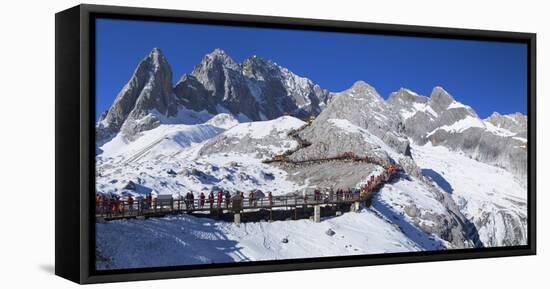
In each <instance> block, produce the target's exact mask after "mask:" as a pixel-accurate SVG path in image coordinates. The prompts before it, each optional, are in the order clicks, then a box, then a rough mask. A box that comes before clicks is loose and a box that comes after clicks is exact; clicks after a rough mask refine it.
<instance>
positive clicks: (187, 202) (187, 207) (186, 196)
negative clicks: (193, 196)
mask: <svg viewBox="0 0 550 289" xmlns="http://www.w3.org/2000/svg"><path fill="white" fill-rule="evenodd" d="M189 194H190V192H187V194H185V199H184V201H183V202H184V203H185V209H186V210H189V209H190V206H189Z"/></svg>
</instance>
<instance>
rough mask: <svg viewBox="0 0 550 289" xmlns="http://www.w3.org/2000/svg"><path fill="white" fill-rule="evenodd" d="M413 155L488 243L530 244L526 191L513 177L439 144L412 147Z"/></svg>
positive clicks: (502, 244)
mask: <svg viewBox="0 0 550 289" xmlns="http://www.w3.org/2000/svg"><path fill="white" fill-rule="evenodd" d="M412 153H413V157H414V158H415V160H416V162H417V163H418V164H419V166H421V167H422V168H424V169H423V171H424V172H426V174H427V175H428V176H431V177H432V179H433V180H434V182H435V183H436V184H437V185H438V186H439V187H441V189H443V190H444V191H446V192H447V193H449V194H450V195H451V196H452V197H453V199H454V200H455V201H456V203H457V204H458V205H459V206H460V209H461V211H462V212H463V213H464V214H465V215H466V216H467V217H468V218H469V219H470V220H472V221H473V222H474V223H475V224H476V227H477V229H478V232H479V235H480V239H481V241H482V242H483V243H484V244H485V246H505V245H525V244H527V194H526V190H525V188H524V187H522V186H521V185H520V184H519V182H518V181H516V180H515V178H514V176H513V175H512V174H511V173H509V172H507V171H506V170H504V169H501V168H498V167H495V166H491V165H487V164H484V163H481V162H478V161H475V160H472V159H470V158H468V157H466V156H465V155H464V154H462V153H460V152H453V151H450V150H448V149H447V148H444V147H440V146H432V145H431V144H427V145H425V146H413V148H412Z"/></svg>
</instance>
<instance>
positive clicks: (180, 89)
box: [96, 48, 329, 142]
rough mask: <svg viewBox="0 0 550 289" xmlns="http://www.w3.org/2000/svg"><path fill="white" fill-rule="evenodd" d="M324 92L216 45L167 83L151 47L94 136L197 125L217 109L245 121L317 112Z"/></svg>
mask: <svg viewBox="0 0 550 289" xmlns="http://www.w3.org/2000/svg"><path fill="white" fill-rule="evenodd" d="M328 96H329V93H328V91H326V90H324V89H322V88H320V87H319V85H316V84H314V83H313V82H312V81H311V80H309V79H307V78H304V77H300V76H297V75H296V74H294V73H292V72H291V71H289V70H288V69H286V68H283V67H281V66H279V65H277V64H275V63H274V62H272V61H270V60H266V59H263V58H260V57H257V56H252V57H250V58H248V59H246V60H245V61H244V62H243V63H242V64H238V63H236V62H235V61H233V59H232V58H231V57H230V56H229V55H227V54H226V53H225V52H224V51H223V50H220V49H216V50H214V51H213V52H211V53H209V54H207V55H205V56H204V57H203V59H202V60H201V62H200V63H199V64H198V65H197V66H196V67H195V68H194V69H193V71H192V72H191V74H185V75H183V76H182V77H181V78H180V80H179V81H178V82H177V83H176V85H175V86H174V87H172V69H171V67H170V65H169V63H168V61H167V60H166V58H165V56H164V55H163V54H162V52H161V51H160V49H158V48H154V49H153V50H152V51H151V53H150V54H149V55H147V57H145V58H144V59H143V60H142V61H141V62H140V63H139V64H138V66H137V68H136V69H135V71H134V73H133V75H132V77H131V78H130V80H129V81H128V83H127V84H126V85H125V86H124V87H123V88H122V90H121V91H120V93H119V94H118V95H117V97H116V99H115V101H114V103H113V105H112V106H111V108H110V109H109V110H107V111H105V112H104V113H103V114H102V115H101V118H100V119H99V122H98V124H97V129H96V131H97V139H98V140H100V141H102V142H105V141H108V140H109V139H111V138H112V137H114V136H115V135H116V134H117V133H119V132H123V133H124V134H125V135H126V137H127V138H128V139H131V140H132V139H135V138H136V136H138V135H139V133H140V132H142V131H146V130H150V129H152V128H155V127H157V126H159V125H160V124H168V123H184V124H196V123H200V122H203V121H205V120H206V119H208V118H210V117H212V116H213V115H216V114H218V113H231V114H233V115H235V116H236V117H237V118H238V119H240V120H244V121H257V120H268V119H273V118H276V117H279V116H282V115H284V114H292V115H295V116H300V117H306V116H309V115H310V114H313V115H317V114H318V113H319V112H320V111H321V109H322V107H324V106H325V105H326V102H327V101H328Z"/></svg>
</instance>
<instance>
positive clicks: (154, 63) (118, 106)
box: [97, 48, 177, 141]
mask: <svg viewBox="0 0 550 289" xmlns="http://www.w3.org/2000/svg"><path fill="white" fill-rule="evenodd" d="M153 110H154V111H155V112H157V113H158V114H162V115H166V116H171V115H175V114H176V113H177V100H176V98H175V96H174V93H173V91H172V69H171V67H170V65H169V64H168V61H167V60H166V58H165V57H164V55H163V54H162V52H161V51H160V49H158V48H155V49H153V50H152V51H151V53H149V55H147V56H146V57H145V58H144V59H143V60H142V61H141V62H140V63H139V65H138V66H137V68H136V69H135V71H134V73H133V75H132V77H131V78H130V80H129V81H128V83H126V85H125V86H124V87H123V88H122V90H121V91H120V92H119V94H118V95H117V97H116V98H115V101H114V102H113V104H112V106H111V107H110V108H109V110H108V111H106V112H104V113H103V115H102V116H101V118H100V119H99V122H98V124H97V139H98V140H100V141H101V140H106V139H109V138H112V137H113V136H114V135H116V134H117V133H118V132H119V131H124V132H125V133H126V134H128V135H135V133H136V132H138V131H143V130H148V129H152V128H154V127H156V126H158V124H159V120H158V118H157V117H155V116H152V115H151V116H150V117H147V116H148V115H149V114H150V112H151V111H153Z"/></svg>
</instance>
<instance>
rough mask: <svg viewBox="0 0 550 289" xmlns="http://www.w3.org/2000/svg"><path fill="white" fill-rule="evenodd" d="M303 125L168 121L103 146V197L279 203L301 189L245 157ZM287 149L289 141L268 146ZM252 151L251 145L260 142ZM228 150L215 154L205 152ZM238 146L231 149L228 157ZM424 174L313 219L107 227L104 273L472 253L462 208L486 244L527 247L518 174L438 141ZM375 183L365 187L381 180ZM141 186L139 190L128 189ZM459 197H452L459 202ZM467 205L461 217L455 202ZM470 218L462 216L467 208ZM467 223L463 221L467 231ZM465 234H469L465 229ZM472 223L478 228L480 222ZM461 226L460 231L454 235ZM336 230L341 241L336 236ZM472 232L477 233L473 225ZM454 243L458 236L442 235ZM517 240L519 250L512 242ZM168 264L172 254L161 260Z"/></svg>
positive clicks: (177, 219)
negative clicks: (242, 197) (221, 195)
mask: <svg viewBox="0 0 550 289" xmlns="http://www.w3.org/2000/svg"><path fill="white" fill-rule="evenodd" d="M328 122H329V123H330V124H331V125H333V126H336V127H338V128H339V129H341V130H342V131H344V132H345V133H351V134H360V135H361V136H362V138H363V139H364V140H365V141H366V142H367V143H369V144H371V145H373V148H374V150H375V151H376V150H380V151H383V152H385V153H387V154H388V155H389V156H391V157H392V158H393V159H395V160H397V159H398V158H399V157H400V156H401V155H400V154H399V153H397V152H396V151H395V150H393V149H392V148H390V147H389V146H388V145H387V144H386V143H384V142H383V141H382V140H381V139H379V138H378V137H376V136H374V135H372V134H371V133H370V132H368V131H367V130H365V129H363V128H361V127H358V126H356V125H354V124H352V123H350V122H349V121H348V120H345V119H329V120H328ZM303 125H304V122H303V121H301V120H299V119H296V118H293V117H288V116H283V117H280V118H278V119H274V120H269V121H259V122H252V123H239V122H238V121H237V120H236V119H235V118H233V117H232V116H230V115H227V114H220V115H218V116H216V117H214V118H212V119H210V120H208V121H207V122H205V123H202V124H195V125H183V124H163V125H160V126H159V127H157V128H155V129H152V130H149V131H145V132H142V133H141V136H140V137H139V138H138V139H136V140H134V141H131V142H130V141H128V140H126V139H125V138H124V137H123V136H122V135H118V136H116V137H115V138H113V139H112V140H111V141H110V142H107V143H105V144H104V145H103V146H101V147H100V149H101V151H102V153H100V154H99V155H98V156H97V157H96V159H97V191H98V192H101V193H104V194H115V195H127V194H131V195H143V194H147V193H152V194H153V195H156V194H172V195H174V196H179V195H180V194H185V193H186V192H188V191H192V192H195V193H197V192H201V191H203V192H208V191H210V190H214V189H220V188H223V189H227V190H229V191H237V190H239V191H249V190H252V189H257V188H261V189H262V190H264V191H272V192H273V194H274V195H281V194H287V193H290V192H302V191H303V190H304V189H305V188H306V187H308V181H307V180H306V181H305V182H304V183H301V184H299V183H297V182H295V181H292V180H291V179H292V178H291V176H290V175H289V173H288V172H287V171H285V170H284V169H282V168H280V167H277V166H274V165H269V164H264V163H262V159H264V158H265V153H264V154H261V155H258V153H257V152H255V151H254V150H252V151H239V149H235V148H239V147H240V146H242V145H243V142H244V143H246V142H248V141H252V143H251V144H254V145H256V148H257V150H258V151H259V150H261V151H263V152H267V153H268V154H271V155H275V154H280V153H282V152H283V151H285V150H288V149H292V148H294V147H296V146H297V144H296V141H294V140H292V139H291V138H289V137H288V135H287V133H288V132H289V131H290V130H291V129H298V128H300V127H302V126H303ZM265 140H269V142H272V141H274V140H275V141H276V142H277V143H278V144H279V145H277V146H275V145H267V143H269V142H265ZM249 145H250V144H249ZM206 148H217V149H219V151H216V152H213V153H201V152H203V150H204V149H206ZM227 150H229V151H227ZM412 154H413V159H414V160H415V161H416V163H417V164H418V166H419V167H420V169H421V172H422V175H423V177H425V178H426V180H427V181H426V180H423V179H422V178H417V177H410V176H407V177H404V178H401V179H399V180H397V181H395V182H393V183H389V184H386V185H385V186H384V187H383V188H382V189H381V190H380V192H379V193H378V194H377V195H376V196H375V198H374V200H373V204H372V206H371V207H370V208H368V209H366V208H363V209H362V210H361V211H359V212H356V213H352V212H347V213H344V214H343V215H342V216H339V217H324V219H323V221H322V222H321V223H314V222H312V221H311V220H308V219H301V220H287V221H274V222H265V221H260V222H247V223H242V224H241V225H240V226H236V225H234V224H233V223H229V222H224V221H220V220H213V219H209V218H206V217H195V216H190V215H181V216H170V217H165V218H157V219H147V220H120V221H110V222H105V223H102V222H100V223H97V224H96V237H97V246H96V257H97V260H98V262H97V268H98V269H116V268H140V267H157V266H174V265H189V264H211V263H228V262H242V261H257V260H277V259H294V258H310V257H325V256H342V255H362V254H377V253H392V252H410V251H422V250H442V249H453V248H463V247H467V248H468V247H473V246H474V244H473V243H468V242H466V241H462V240H463V239H461V238H464V237H463V236H462V235H460V234H457V233H456V232H455V230H457V228H461V230H467V229H468V228H466V227H464V226H466V225H464V224H463V225H457V224H455V226H458V227H456V228H455V227H450V228H448V227H446V226H443V225H442V224H447V223H453V222H456V220H455V219H456V218H455V217H454V215H455V214H456V213H457V212H458V213H459V214H460V213H463V214H464V215H465V217H466V218H467V219H468V220H469V221H470V222H472V224H474V225H475V228H474V231H475V232H474V233H475V234H474V235H475V236H479V240H480V241H481V242H482V243H483V245H484V246H503V245H515V244H525V242H526V236H527V231H526V230H527V229H526V194H525V188H523V187H521V186H520V185H519V184H518V182H517V181H516V180H514V177H513V176H512V174H510V173H508V172H507V171H505V170H504V169H500V168H497V167H493V166H490V165H487V164H484V163H480V162H478V161H475V160H472V159H470V158H468V157H466V156H465V155H463V154H462V153H460V152H454V151H450V150H448V149H446V148H444V147H434V146H431V145H430V144H428V145H424V146H416V145H413V146H412ZM380 171H381V168H378V169H376V170H374V171H372V172H371V173H369V174H367V175H365V179H364V181H361V182H359V183H358V184H357V186H359V185H361V184H364V183H365V182H366V180H367V178H368V177H369V175H370V174H373V175H375V174H377V173H379V172H380ZM129 183H132V184H133V188H130V189H129V186H128V184H129ZM449 200H451V201H449ZM453 200H454V202H456V204H458V206H457V208H456V211H453V210H455V207H453V204H454V202H453ZM458 210H459V211H458ZM461 222H462V221H459V223H461ZM460 226H463V227H460ZM472 227H473V225H472ZM453 228H454V229H453ZM329 229H330V230H331V231H333V232H334V234H333V235H332V236H330V235H329V234H327V231H329ZM468 230H470V229H468ZM449 234H454V235H453V238H454V239H453V240H445V239H443V238H442V237H441V236H443V235H445V236H448V235H449ZM511 240H517V241H514V242H515V243H511V242H512V241H511ZM158 256H162V258H159V257H158Z"/></svg>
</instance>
